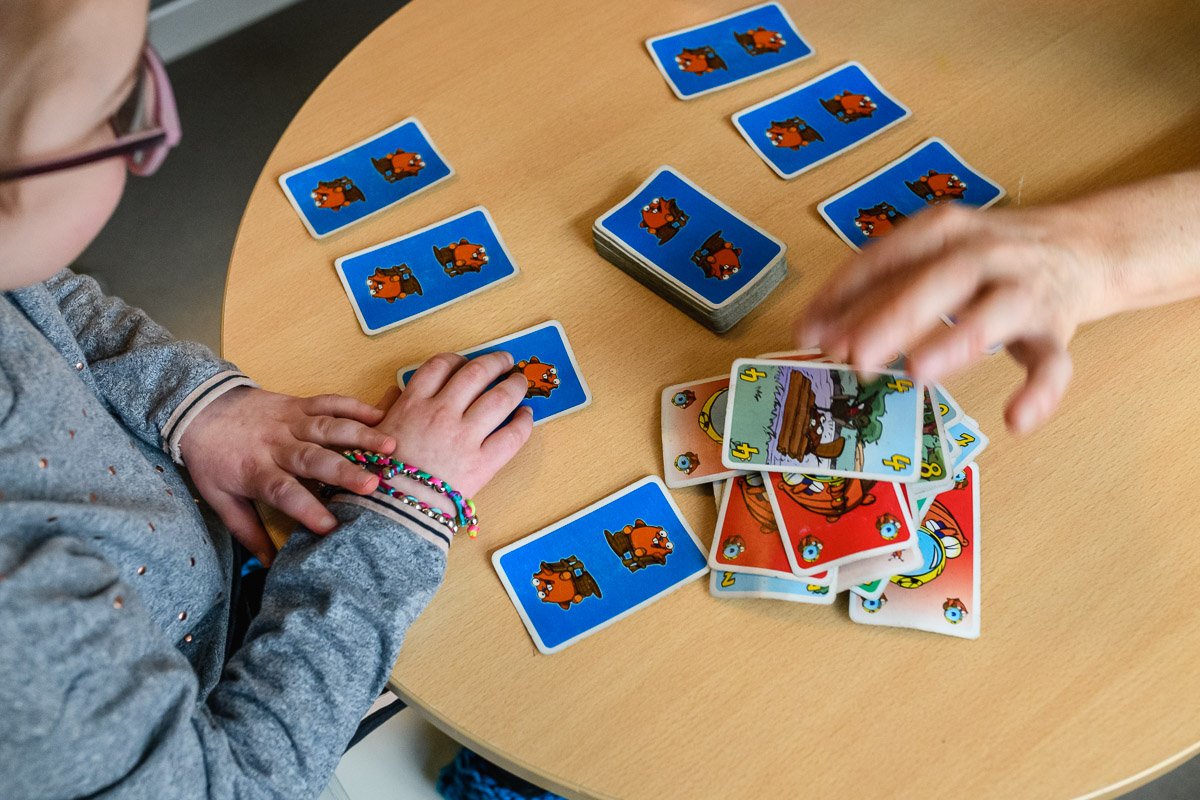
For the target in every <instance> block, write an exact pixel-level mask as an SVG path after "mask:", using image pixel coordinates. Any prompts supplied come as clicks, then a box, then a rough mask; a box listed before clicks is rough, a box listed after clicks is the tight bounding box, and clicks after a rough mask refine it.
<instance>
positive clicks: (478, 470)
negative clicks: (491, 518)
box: [376, 352, 533, 512]
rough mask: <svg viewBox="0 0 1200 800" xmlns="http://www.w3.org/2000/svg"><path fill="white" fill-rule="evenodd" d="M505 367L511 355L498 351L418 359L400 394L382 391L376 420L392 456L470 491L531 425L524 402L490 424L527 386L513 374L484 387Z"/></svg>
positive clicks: (404, 482) (424, 491) (410, 489)
mask: <svg viewBox="0 0 1200 800" xmlns="http://www.w3.org/2000/svg"><path fill="white" fill-rule="evenodd" d="M512 366H513V358H512V356H511V355H510V354H509V353H504V352H495V353H488V354H486V355H482V356H479V357H478V358H475V359H472V360H471V361H467V359H465V358H463V357H462V356H460V355H456V354H454V353H441V354H439V355H436V356H434V357H433V358H431V359H429V360H428V361H426V362H425V363H424V364H422V365H421V367H420V368H419V369H418V370H417V371H416V372H415V373H414V374H413V376H412V379H411V380H409V382H408V386H407V387H406V388H405V390H404V392H403V393H400V392H399V391H398V390H394V389H393V390H389V393H388V395H386V396H385V397H384V408H386V409H387V413H386V414H385V415H384V418H383V422H381V423H379V425H378V426H376V427H377V429H378V430H380V431H382V432H383V433H385V434H387V435H389V436H391V437H393V438H395V440H396V450H395V452H393V453H392V457H393V458H394V459H396V460H397V461H402V462H404V463H405V464H411V465H413V466H415V467H416V468H417V469H420V470H423V471H425V472H427V473H429V474H430V475H432V476H434V477H435V478H439V479H440V480H442V481H445V482H446V483H448V484H449V485H450V487H451V488H453V489H454V490H456V491H458V492H461V493H462V495H463V497H467V498H470V497H473V496H474V495H475V493H476V492H478V491H479V490H480V489H482V488H483V487H484V485H485V484H487V482H488V481H490V480H491V479H492V476H493V475H495V474H496V472H497V471H498V470H499V469H500V468H501V467H503V466H504V465H505V464H507V463H508V462H509V460H511V459H512V457H513V456H515V455H516V454H517V451H518V450H520V449H521V446H522V445H524V444H525V442H526V441H527V440H528V439H529V434H530V433H531V432H532V431H533V412H531V411H530V410H529V408H528V407H525V408H521V409H519V410H518V411H517V413H516V415H515V416H514V417H513V419H512V421H511V422H509V423H508V424H507V425H505V426H504V427H502V428H500V429H499V430H497V427H498V426H499V425H500V424H501V423H502V422H504V420H505V419H506V418H507V417H508V415H509V414H512V413H513V409H516V408H517V406H518V405H519V404H520V403H521V401H522V400H524V399H525V392H526V390H527V389H528V387H529V384H528V382H526V380H525V377H524V376H523V375H521V374H519V373H518V374H513V375H510V376H509V377H508V378H507V379H505V380H503V381H501V382H500V383H498V384H496V385H495V386H494V387H492V388H491V389H488V388H487V387H488V385H489V384H491V383H492V381H494V380H496V379H497V378H499V377H500V376H501V375H503V374H504V373H505V372H507V371H509V370H510V369H512ZM485 390H486V391H485ZM397 395H398V396H397ZM390 483H391V484H392V485H393V486H395V487H396V489H397V491H400V492H402V493H403V494H411V495H413V496H415V497H416V498H417V499H418V500H422V501H424V502H426V503H428V504H429V505H432V506H434V507H436V508H440V509H442V510H443V511H447V512H452V511H453V510H454V509H453V506H452V505H449V504H448V501H446V499H445V498H444V497H442V496H441V495H439V494H437V493H436V492H434V491H433V490H432V489H429V488H428V487H426V486H423V485H421V484H420V483H418V482H416V481H413V480H409V479H407V478H402V477H396V478H394V479H393V480H392V481H390Z"/></svg>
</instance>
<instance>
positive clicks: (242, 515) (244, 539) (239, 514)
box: [205, 492, 275, 567]
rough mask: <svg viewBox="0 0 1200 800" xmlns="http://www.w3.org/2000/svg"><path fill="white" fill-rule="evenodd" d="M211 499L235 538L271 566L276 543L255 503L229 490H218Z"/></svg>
mask: <svg viewBox="0 0 1200 800" xmlns="http://www.w3.org/2000/svg"><path fill="white" fill-rule="evenodd" d="M205 499H207V500H209V505H210V506H212V509H213V511H216V512H217V516H219V517H220V518H221V521H222V522H224V523H225V527H227V528H229V532H230V533H231V534H233V538H235V539H237V540H238V541H239V542H241V544H242V546H243V547H245V548H246V549H247V550H249V551H250V552H251V553H253V554H254V557H255V558H257V559H258V560H259V561H261V562H262V565H263V566H264V567H269V566H271V562H272V561H274V560H275V545H274V543H273V542H272V541H271V537H270V536H269V535H267V531H266V529H265V528H263V525H262V522H261V521H260V520H259V518H258V513H257V512H256V511H255V510H254V504H253V503H251V502H250V501H249V500H246V499H245V498H242V497H234V496H233V495H231V494H228V493H227V492H216V493H214V494H213V496H212V498H211V499H209V498H207V497H206V498H205Z"/></svg>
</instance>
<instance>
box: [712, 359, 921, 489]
mask: <svg viewBox="0 0 1200 800" xmlns="http://www.w3.org/2000/svg"><path fill="white" fill-rule="evenodd" d="M729 391H730V399H729V404H728V411H727V412H726V415H725V434H724V436H723V439H724V443H723V445H722V452H721V460H722V462H723V463H724V464H725V466H727V467H729V468H731V469H761V470H769V471H776V472H806V473H812V474H820V475H839V476H843V477H858V478H877V479H882V480H888V481H899V482H902V483H907V482H911V481H915V480H917V478H918V477H919V476H920V471H921V455H920V437H921V422H922V420H921V415H922V410H923V409H922V406H923V402H924V401H923V397H924V391H923V388H922V387H921V386H920V385H919V384H917V383H915V382H914V381H913V380H912V378H910V377H908V376H907V375H905V374H904V373H902V372H897V371H894V370H884V371H881V372H880V373H879V374H878V375H875V376H873V377H872V378H871V379H870V380H869V381H868V382H866V383H860V380H859V376H858V374H857V373H856V372H855V371H854V370H852V369H850V368H849V367H846V366H841V365H831V364H817V363H811V362H805V363H798V362H791V361H782V360H769V361H764V360H759V359H738V360H737V361H735V362H734V363H733V369H732V372H731V374H730V384H729Z"/></svg>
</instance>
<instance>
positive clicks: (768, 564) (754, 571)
mask: <svg viewBox="0 0 1200 800" xmlns="http://www.w3.org/2000/svg"><path fill="white" fill-rule="evenodd" d="M763 478H764V475H763V473H760V472H752V473H750V474H748V475H738V476H736V477H734V478H730V479H729V480H728V481H726V482H725V494H724V495H723V496H722V498H721V509H720V511H718V512H717V528H716V533H715V534H714V535H713V541H712V547H711V548H710V549H709V551H708V565H709V566H710V567H712V568H713V569H714V570H725V571H728V572H742V573H746V574H749V575H764V576H768V577H776V578H783V579H786V580H796V575H795V574H794V573H793V572H792V566H791V562H789V561H788V557H787V553H786V552H784V549H783V542H782V540H780V538H779V528H778V527H777V526H776V525H775V512H774V511H773V510H772V508H771V501H770V500H768V499H767V493H766V489H765V487H764V486H763ZM835 572H836V570H831V571H828V572H820V573H817V574H815V575H813V576H812V577H806V578H805V579H804V582H805V583H812V584H815V585H820V586H825V587H828V586H830V585H832V584H833V583H834V580H835V577H836V576H835Z"/></svg>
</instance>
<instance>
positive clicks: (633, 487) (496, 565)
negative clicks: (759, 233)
mask: <svg viewBox="0 0 1200 800" xmlns="http://www.w3.org/2000/svg"><path fill="white" fill-rule="evenodd" d="M648 483H653V484H655V485H656V486H658V489H659V491H661V492H662V494H663V497H665V498H666V499H667V503H668V504H669V505H670V506H671V510H672V511H674V512H675V516H676V517H678V518H679V522H680V523H681V524H682V525H683V529H684V530H685V531H686V532H687V534H688V536H689V537H691V540H692V542H693V543H695V545H696V549H697V550H699V551H700V552H701V553H703V552H704V545H703V544H702V543H701V542H700V540H699V539H698V538H696V533H695V531H693V530H692V526H691V525H689V524H688V521H687V518H685V517H684V516H683V512H681V511H680V510H679V506H677V505H676V504H675V498H673V497H672V496H671V493H670V492H669V491H668V490H667V487H666V485H665V484H664V483H663V482H662V479H661V478H659V477H658V476H657V475H647V476H646V477H644V478H641V479H640V480H637V481H635V482H634V483H631V484H630V485H629V486H626V487H625V488H624V489H621V490H619V491H617V492H614V493H613V494H610V495H608V496H607V497H604V498H601V499H600V500H597V501H596V502H594V503H592V504H591V505H590V506H588V507H587V508H583V509H580V510H579V511H576V512H575V513H574V514H572V515H571V516H569V517H566V518H565V519H561V520H559V521H558V522H555V523H553V524H551V525H549V526H547V527H545V528H542V529H541V530H540V531H536V532H534V533H531V534H530V535H528V536H525V537H523V538H520V539H518V540H517V541H515V542H513V543H512V544H509V545H506V546H504V547H502V548H500V549H499V550H497V551H495V552H494V553H492V567H493V569H495V570H496V574H497V575H499V576H500V582H501V583H502V584H504V590H505V591H506V592H508V599H509V600H510V601H511V602H512V604H513V608H515V609H516V610H517V614H519V615H520V617H521V622H523V623H524V624H525V629H526V630H528V631H529V635H530V636H531V637H532V638H533V643H534V644H535V645H536V646H537V649H538V650H539V651H541V652H542V653H544V654H546V655H552V654H554V653H557V652H558V651H560V650H562V649H564V648H566V647H570V646H571V645H573V644H575V643H576V642H578V641H579V640H580V639H584V638H587V637H588V636H591V635H592V634H593V633H596V632H597V631H601V630H603V629H604V628H607V627H609V626H610V625H612V624H613V623H614V622H616V621H617V620H619V619H624V618H625V617H628V616H629V615H631V614H633V613H634V612H635V611H639V610H641V609H642V608H645V607H646V606H648V605H650V604H651V603H654V602H656V601H658V600H661V599H662V598H663V597H665V596H666V595H668V594H670V593H671V592H673V591H675V590H676V589H678V588H679V587H680V586H683V585H684V584H687V583H691V582H692V581H694V580H695V579H696V578H699V577H701V576H703V575H704V574H705V573H707V572H708V571H709V570H708V564H705V565H704V566H703V567H702V568H701V569H699V570H697V571H696V572H694V573H692V574H690V575H686V576H684V577H683V578H680V579H679V581H678V582H676V583H675V584H674V585H672V586H668V587H667V588H665V589H663V590H662V591H661V592H659V593H658V594H655V595H653V596H651V597H648V598H646V599H645V600H643V601H642V602H640V603H638V604H637V605H635V606H631V607H629V608H627V609H625V610H624V611H622V612H621V613H619V614H616V615H614V616H611V617H609V618H608V619H607V620H605V621H604V622H601V623H600V624H599V625H596V626H595V627H593V628H589V629H588V630H586V631H583V632H582V633H579V634H576V635H575V636H572V637H571V638H570V639H567V640H566V641H564V642H561V643H560V644H558V645H556V646H554V647H546V645H545V643H544V642H543V641H542V637H541V636H540V635H539V634H538V632H537V628H536V627H535V626H534V624H533V622H532V621H530V619H529V615H528V614H526V613H525V607H524V606H523V605H522V604H521V601H520V599H519V598H518V597H517V593H516V590H515V589H514V588H513V586H512V584H511V583H510V582H509V580H508V576H507V575H505V574H504V570H503V569H501V568H500V559H501V558H503V557H504V556H505V555H507V554H508V553H509V552H511V551H513V550H516V549H517V548H519V547H523V546H524V545H527V544H529V543H530V542H533V541H536V540H537V539H540V538H542V537H543V536H546V535H548V534H551V533H553V532H554V531H556V530H558V529H559V528H561V527H563V526H565V525H569V524H570V523H572V522H574V521H575V520H577V519H580V518H582V517H584V516H587V515H588V514H590V513H591V512H593V511H595V510H596V509H598V508H601V507H602V506H605V505H607V504H609V503H611V502H613V501H614V500H619V499H620V498H622V497H624V496H625V495H627V494H629V493H630V492H634V491H637V490H638V489H640V488H641V487H643V486H645V485H646V484H648Z"/></svg>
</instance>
